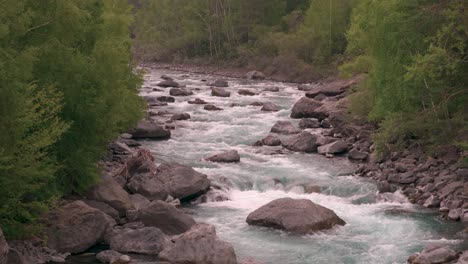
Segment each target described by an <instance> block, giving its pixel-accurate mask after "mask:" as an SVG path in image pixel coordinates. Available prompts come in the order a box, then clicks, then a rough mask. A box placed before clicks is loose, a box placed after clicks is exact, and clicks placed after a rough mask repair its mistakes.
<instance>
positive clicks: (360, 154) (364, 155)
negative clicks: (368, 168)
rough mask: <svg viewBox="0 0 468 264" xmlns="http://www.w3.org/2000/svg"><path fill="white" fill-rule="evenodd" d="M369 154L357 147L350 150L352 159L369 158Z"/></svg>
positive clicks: (349, 154) (349, 153)
mask: <svg viewBox="0 0 468 264" xmlns="http://www.w3.org/2000/svg"><path fill="white" fill-rule="evenodd" d="M367 156H369V155H368V154H367V153H366V152H362V151H359V150H357V149H356V148H353V149H351V150H350V151H349V152H348V159H350V160H357V161H364V160H366V159H367Z"/></svg>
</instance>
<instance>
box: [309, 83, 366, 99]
mask: <svg viewBox="0 0 468 264" xmlns="http://www.w3.org/2000/svg"><path fill="white" fill-rule="evenodd" d="M357 80H358V79H356V78H352V79H349V80H338V81H333V82H329V83H324V84H321V85H316V86H314V87H313V88H312V89H309V91H308V92H307V93H306V96H307V97H310V98H313V97H315V96H317V95H319V94H323V95H325V96H337V95H340V94H342V93H344V92H346V91H347V90H348V89H349V88H350V87H351V86H352V85H354V84H356V82H357Z"/></svg>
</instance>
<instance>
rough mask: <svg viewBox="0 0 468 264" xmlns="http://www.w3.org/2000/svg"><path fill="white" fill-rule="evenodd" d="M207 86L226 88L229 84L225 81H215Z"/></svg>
mask: <svg viewBox="0 0 468 264" xmlns="http://www.w3.org/2000/svg"><path fill="white" fill-rule="evenodd" d="M208 85H209V86H214V87H228V86H229V83H228V82H227V81H226V80H221V79H218V80H216V81H214V82H213V83H210V84H208Z"/></svg>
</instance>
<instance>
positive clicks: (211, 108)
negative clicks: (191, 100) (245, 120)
mask: <svg viewBox="0 0 468 264" xmlns="http://www.w3.org/2000/svg"><path fill="white" fill-rule="evenodd" d="M203 109H205V110H206V111H221V110H223V109H222V108H220V107H217V106H216V105H212V104H207V105H205V106H204V107H203Z"/></svg>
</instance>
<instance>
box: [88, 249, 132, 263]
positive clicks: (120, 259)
mask: <svg viewBox="0 0 468 264" xmlns="http://www.w3.org/2000/svg"><path fill="white" fill-rule="evenodd" d="M96 259H97V260H99V261H100V262H102V263H109V264H114V263H118V264H124V263H129V262H130V257H129V256H126V255H122V254H120V253H119V252H117V251H114V250H106V251H102V252H99V253H98V254H97V255H96ZM125 259H128V262H126V260H125Z"/></svg>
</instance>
